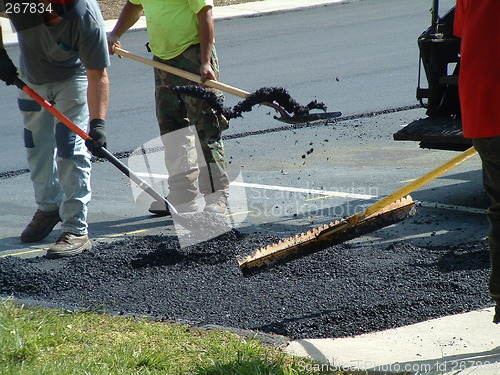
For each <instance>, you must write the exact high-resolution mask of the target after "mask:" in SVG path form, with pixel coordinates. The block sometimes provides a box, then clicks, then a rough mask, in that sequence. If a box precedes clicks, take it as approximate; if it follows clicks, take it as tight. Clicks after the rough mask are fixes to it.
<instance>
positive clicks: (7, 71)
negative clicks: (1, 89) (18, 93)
mask: <svg viewBox="0 0 500 375" xmlns="http://www.w3.org/2000/svg"><path fill="white" fill-rule="evenodd" d="M16 78H17V68H16V66H15V65H14V63H13V62H12V60H11V59H10V57H9V55H7V51H6V50H5V49H0V79H1V80H2V81H5V83H6V84H7V85H12V84H13V83H14V80H15V79H16Z"/></svg>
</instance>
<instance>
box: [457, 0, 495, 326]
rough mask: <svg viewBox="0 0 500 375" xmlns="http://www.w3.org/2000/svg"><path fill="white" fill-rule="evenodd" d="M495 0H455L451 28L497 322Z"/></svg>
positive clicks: (463, 116) (464, 127)
mask: <svg viewBox="0 0 500 375" xmlns="http://www.w3.org/2000/svg"><path fill="white" fill-rule="evenodd" d="M499 19H500V1H499V0H479V1H478V0H457V4H456V8H455V24H454V33H455V35H456V36H457V37H459V38H461V44H460V73H459V77H458V89H459V94H460V105H461V109H462V128H463V134H464V137H466V138H472V143H473V145H474V147H475V148H476V150H477V152H478V153H479V156H480V157H481V161H482V165H483V184H484V187H485V190H486V192H487V194H488V196H489V197H490V199H491V205H490V207H489V208H488V211H487V214H488V220H489V223H490V226H489V233H488V244H489V251H490V262H491V272H490V278H489V286H488V289H489V293H490V295H491V297H492V298H493V299H494V300H495V302H496V308H495V316H494V317H493V322H494V323H500V23H499V21H498V20H499Z"/></svg>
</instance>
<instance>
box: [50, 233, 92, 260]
mask: <svg viewBox="0 0 500 375" xmlns="http://www.w3.org/2000/svg"><path fill="white" fill-rule="evenodd" d="M91 248H92V242H90V239H89V236H88V235H86V234H82V235H77V234H73V233H69V232H64V233H63V234H61V236H60V237H59V239H58V240H57V242H56V243H55V245H53V246H52V247H50V248H49V249H48V250H47V258H50V259H54V258H62V257H70V256H73V255H77V254H80V253H81V252H82V251H84V250H90V249H91Z"/></svg>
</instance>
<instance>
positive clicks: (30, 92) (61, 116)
mask: <svg viewBox="0 0 500 375" xmlns="http://www.w3.org/2000/svg"><path fill="white" fill-rule="evenodd" d="M14 84H15V85H16V86H17V87H18V88H20V89H21V90H23V91H24V92H25V93H26V94H28V95H29V96H30V97H31V98H32V99H33V100H35V101H36V102H37V103H38V104H40V105H41V106H42V107H43V108H45V109H46V110H47V111H49V112H50V113H51V114H52V115H53V116H54V117H56V118H57V119H58V120H59V121H61V122H62V123H63V124H64V125H66V126H67V127H68V128H69V129H71V131H73V132H74V133H76V134H77V135H78V136H79V137H80V138H82V139H83V140H85V141H86V140H87V139H89V138H90V139H92V137H90V136H89V135H88V134H87V133H85V132H84V131H83V130H82V129H80V128H79V127H78V126H76V124H75V123H74V122H73V121H71V120H70V119H69V118H67V117H66V116H65V115H64V114H62V113H61V112H59V111H58V110H57V109H56V108H55V107H54V106H53V105H52V104H51V103H49V102H48V101H47V100H45V99H44V98H42V97H41V96H40V95H38V94H37V93H36V92H35V91H34V90H33V89H32V88H31V87H29V86H28V85H27V84H26V83H24V82H23V81H21V80H20V79H19V78H16V79H15V80H14ZM100 151H102V153H103V154H104V156H105V157H106V159H107V160H108V161H109V162H110V163H111V164H113V165H114V166H115V167H117V168H118V169H119V170H120V171H122V172H123V173H124V174H125V175H126V176H127V177H129V178H130V179H131V180H132V181H134V182H135V183H136V184H137V185H138V186H139V187H140V188H141V189H142V190H144V191H145V192H146V193H148V194H149V195H150V196H152V197H153V198H155V199H156V200H158V201H164V202H165V203H166V204H167V205H168V206H169V208H170V210H171V211H172V212H173V213H174V214H177V213H178V212H177V210H176V209H175V207H174V206H173V205H171V204H170V203H169V202H168V201H167V200H166V199H165V197H163V196H162V195H161V194H160V193H158V192H157V191H156V190H155V189H153V187H152V186H151V185H149V184H148V183H147V182H146V181H145V180H143V179H142V178H141V177H139V176H138V175H137V174H135V173H134V172H133V171H132V170H131V169H130V168H128V167H127V166H126V165H125V164H123V163H122V162H121V161H120V160H118V159H117V158H116V156H114V155H113V154H112V153H111V152H109V151H108V150H107V149H106V148H104V147H101V148H100Z"/></svg>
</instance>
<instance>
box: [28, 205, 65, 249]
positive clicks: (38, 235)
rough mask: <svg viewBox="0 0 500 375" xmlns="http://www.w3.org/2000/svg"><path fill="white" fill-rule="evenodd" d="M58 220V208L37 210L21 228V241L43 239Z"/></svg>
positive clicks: (59, 219)
mask: <svg viewBox="0 0 500 375" xmlns="http://www.w3.org/2000/svg"><path fill="white" fill-rule="evenodd" d="M60 221H61V218H60V217H59V210H54V211H48V212H44V211H40V210H37V211H36V212H35V215H34V216H33V219H31V222H30V223H29V224H28V226H27V227H26V228H25V229H24V230H23V233H21V242H37V241H41V240H43V239H44V238H45V237H47V236H48V235H49V233H50V232H52V229H54V227H55V226H56V224H57V223H58V222H60Z"/></svg>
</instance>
